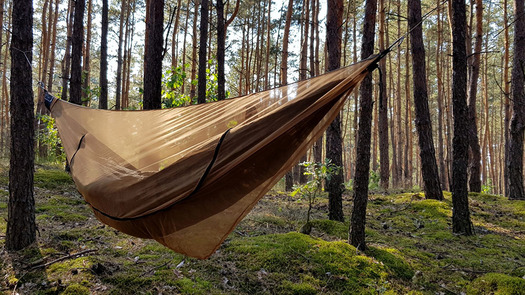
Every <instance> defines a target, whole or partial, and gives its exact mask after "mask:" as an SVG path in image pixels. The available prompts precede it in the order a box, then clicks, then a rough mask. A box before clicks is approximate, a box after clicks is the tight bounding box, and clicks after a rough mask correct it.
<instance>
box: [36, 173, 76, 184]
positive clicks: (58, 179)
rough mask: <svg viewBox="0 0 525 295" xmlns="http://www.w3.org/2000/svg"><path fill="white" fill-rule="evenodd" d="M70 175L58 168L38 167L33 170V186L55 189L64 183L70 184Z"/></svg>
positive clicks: (71, 182)
mask: <svg viewBox="0 0 525 295" xmlns="http://www.w3.org/2000/svg"><path fill="white" fill-rule="evenodd" d="M72 184H73V180H72V179H71V176H70V175H69V174H68V173H67V172H65V171H63V170H58V169H51V170H44V169H38V170H37V171H36V172H35V186H37V187H40V188H46V189H57V188H61V187H63V186H64V185H72Z"/></svg>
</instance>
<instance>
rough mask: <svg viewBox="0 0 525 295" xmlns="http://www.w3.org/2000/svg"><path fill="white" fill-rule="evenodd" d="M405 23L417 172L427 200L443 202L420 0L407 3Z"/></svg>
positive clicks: (411, 0) (410, 0)
mask: <svg viewBox="0 0 525 295" xmlns="http://www.w3.org/2000/svg"><path fill="white" fill-rule="evenodd" d="M408 6H409V16H408V24H409V27H410V28H411V30H412V31H411V33H410V47H411V51H412V72H413V75H412V78H413V83H414V84H413V85H414V86H413V87H414V88H413V91H414V107H415V111H416V129H417V133H418V136H419V154H420V158H421V172H422V174H423V182H424V184H425V187H424V189H425V197H426V198H427V199H436V200H443V191H442V190H441V184H440V181H439V173H438V167H437V163H436V151H435V149H434V140H433V138H432V123H431V120H430V111H429V109H428V93H427V83H426V79H422V77H426V65H425V49H424V45H423V31H422V28H421V26H419V25H418V24H419V22H420V21H421V2H420V0H409V1H408Z"/></svg>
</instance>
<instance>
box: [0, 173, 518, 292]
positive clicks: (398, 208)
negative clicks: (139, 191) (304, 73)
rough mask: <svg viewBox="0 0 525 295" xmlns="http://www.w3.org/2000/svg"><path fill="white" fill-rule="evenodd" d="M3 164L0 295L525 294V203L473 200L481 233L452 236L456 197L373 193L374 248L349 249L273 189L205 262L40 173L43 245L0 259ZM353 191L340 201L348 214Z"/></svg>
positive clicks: (341, 231) (3, 199) (337, 232)
mask: <svg viewBox="0 0 525 295" xmlns="http://www.w3.org/2000/svg"><path fill="white" fill-rule="evenodd" d="M7 175H8V169H7V167H6V166H5V165H4V166H1V167H0V251H1V252H0V269H1V270H0V294H1V293H4V294H17V293H18V294H177V293H184V294H322V293H327V294H342V293H343V294H344V293H346V294H525V279H524V277H525V201H513V202H510V201H508V200H506V199H505V198H503V197H501V196H495V195H487V194H471V195H470V208H471V214H472V221H473V225H474V227H475V232H476V234H475V235H474V236H471V237H464V236H457V235H454V234H452V231H451V215H452V210H451V196H450V194H449V193H445V196H446V200H445V201H444V202H439V201H434V200H426V199H425V198H424V196H423V194H422V193H421V192H411V193H400V192H399V193H396V194H390V195H386V194H373V195H370V198H369V206H368V213H367V222H368V223H367V232H366V233H367V241H368V245H369V250H367V251H365V252H361V251H357V250H356V249H355V248H354V247H352V246H350V245H349V244H348V243H347V236H348V222H345V223H340V222H333V221H329V220H327V217H326V216H327V214H326V212H327V210H328V205H327V200H326V198H319V199H318V200H317V202H316V204H315V206H314V210H313V212H314V215H313V217H314V218H313V219H314V221H313V230H312V233H311V235H309V236H308V235H303V234H300V233H298V232H297V231H298V229H299V228H300V227H301V226H302V225H303V224H304V221H305V216H306V210H307V203H306V202H305V201H303V200H300V199H298V198H297V197H293V198H292V197H290V196H287V195H285V194H283V193H280V192H277V191H273V192H271V193H269V194H268V195H267V196H265V197H264V198H263V199H262V200H261V201H260V202H259V203H258V205H257V206H256V207H255V208H254V210H253V211H252V212H251V213H250V214H249V215H248V216H247V217H246V218H245V219H244V220H243V221H242V222H241V223H240V224H239V225H238V226H237V228H236V229H235V231H234V232H233V233H232V234H231V235H230V236H229V237H228V239H227V240H226V241H225V242H224V243H223V245H222V246H221V247H220V249H219V250H218V251H217V252H216V253H215V254H213V255H212V256H211V257H210V258H208V259H207V260H197V259H193V258H187V257H184V256H182V255H180V254H177V253H174V252H172V251H170V250H169V249H167V248H165V247H163V246H161V245H160V244H158V243H156V242H155V241H151V240H143V239H139V238H134V237H130V236H128V235H125V234H122V233H120V232H118V231H116V230H114V229H112V228H110V227H107V226H104V225H103V224H102V223H100V222H98V221H97V220H96V219H95V218H94V216H93V214H92V213H91V210H90V208H89V207H88V205H87V204H86V203H85V202H84V201H83V199H82V197H81V196H80V195H79V194H78V192H77V191H76V189H75V187H74V185H73V183H72V181H71V178H70V177H69V175H68V174H66V173H65V172H63V171H62V170H61V169H57V168H53V167H47V166H39V168H38V169H37V171H36V175H35V186H36V188H35V201H36V218H37V225H38V238H37V240H38V242H37V243H35V244H34V245H33V246H32V247H29V248H27V249H25V250H22V251H19V252H15V253H8V252H6V251H5V250H4V244H5V229H6V219H7V201H8V191H7V189H8V186H7V179H8V177H7ZM351 206H352V200H351V194H348V195H345V197H344V208H345V209H346V210H345V214H346V216H349V214H350V211H351Z"/></svg>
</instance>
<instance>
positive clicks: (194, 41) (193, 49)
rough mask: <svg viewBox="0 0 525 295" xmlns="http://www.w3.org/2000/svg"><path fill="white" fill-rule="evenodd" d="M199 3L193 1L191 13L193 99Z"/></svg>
mask: <svg viewBox="0 0 525 295" xmlns="http://www.w3.org/2000/svg"><path fill="white" fill-rule="evenodd" d="M199 5H200V1H199V0H196V1H195V11H194V13H193V33H192V47H193V48H192V52H191V86H190V98H191V99H192V100H193V98H194V97H195V94H196V93H195V83H193V81H195V79H196V77H197V19H198V18H199Z"/></svg>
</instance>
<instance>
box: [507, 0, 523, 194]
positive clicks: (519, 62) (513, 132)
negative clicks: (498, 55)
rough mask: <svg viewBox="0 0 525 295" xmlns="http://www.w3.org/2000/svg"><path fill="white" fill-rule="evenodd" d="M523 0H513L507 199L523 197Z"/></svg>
mask: <svg viewBox="0 0 525 295" xmlns="http://www.w3.org/2000/svg"><path fill="white" fill-rule="evenodd" d="M524 5H525V1H524V0H514V17H515V22H514V58H513V60H512V73H511V75H512V76H511V79H512V80H511V84H512V85H511V92H510V93H511V101H512V109H513V111H514V114H513V115H512V119H511V122H510V140H509V158H508V161H507V169H508V170H509V194H508V196H509V199H512V200H525V191H524V189H523V138H524V136H523V132H524V130H525V88H524V84H525V77H524V74H525V18H524V17H523V14H525V7H524Z"/></svg>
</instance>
